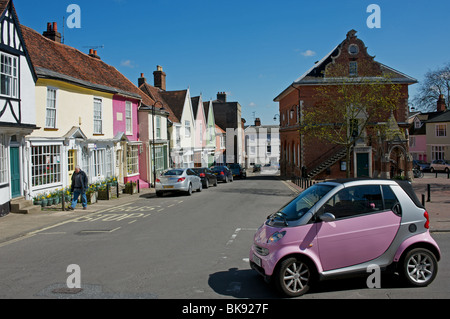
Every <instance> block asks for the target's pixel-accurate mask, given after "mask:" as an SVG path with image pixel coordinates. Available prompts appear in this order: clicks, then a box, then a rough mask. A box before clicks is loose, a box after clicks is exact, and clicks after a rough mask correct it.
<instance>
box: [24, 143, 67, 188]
mask: <svg viewBox="0 0 450 319" xmlns="http://www.w3.org/2000/svg"><path fill="white" fill-rule="evenodd" d="M62 149H63V147H62V145H61V144H45V145H33V146H31V152H30V153H31V155H30V156H31V187H32V188H39V187H48V186H49V185H57V184H61V183H62V173H63V166H62V162H61V158H62V153H61V151H62ZM39 150H40V151H39ZM58 158H59V163H58ZM48 171H50V172H49V173H48V174H47V172H48ZM51 171H53V172H51ZM36 172H39V174H36ZM38 181H41V182H39V183H38Z"/></svg>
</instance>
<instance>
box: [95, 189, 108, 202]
mask: <svg viewBox="0 0 450 319" xmlns="http://www.w3.org/2000/svg"><path fill="white" fill-rule="evenodd" d="M110 198H111V189H110V190H109V196H108V190H106V189H99V190H98V197H97V199H98V200H108V199H110Z"/></svg>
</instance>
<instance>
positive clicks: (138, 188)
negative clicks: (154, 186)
mask: <svg viewBox="0 0 450 319" xmlns="http://www.w3.org/2000/svg"><path fill="white" fill-rule="evenodd" d="M136 186H137V191H138V194H139V193H140V192H141V184H140V183H139V180H137V181H136Z"/></svg>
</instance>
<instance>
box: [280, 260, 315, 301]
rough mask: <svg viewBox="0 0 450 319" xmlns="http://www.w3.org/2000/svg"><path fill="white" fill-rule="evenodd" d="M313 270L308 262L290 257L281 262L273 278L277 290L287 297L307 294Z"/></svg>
mask: <svg viewBox="0 0 450 319" xmlns="http://www.w3.org/2000/svg"><path fill="white" fill-rule="evenodd" d="M312 277H313V270H312V268H311V266H310V265H309V263H308V262H306V261H304V260H302V259H301V258H296V257H291V258H288V259H285V260H283V262H282V263H281V264H280V267H279V269H278V273H277V274H276V277H275V285H276V286H277V288H278V290H279V291H280V292H281V293H283V294H284V295H286V296H288V297H299V296H301V295H303V294H305V293H306V292H308V290H309V288H310V285H311V282H312Z"/></svg>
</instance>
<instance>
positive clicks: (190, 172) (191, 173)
mask: <svg viewBox="0 0 450 319" xmlns="http://www.w3.org/2000/svg"><path fill="white" fill-rule="evenodd" d="M186 174H188V175H195V173H194V171H192V170H191V169H187V170H186Z"/></svg>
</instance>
